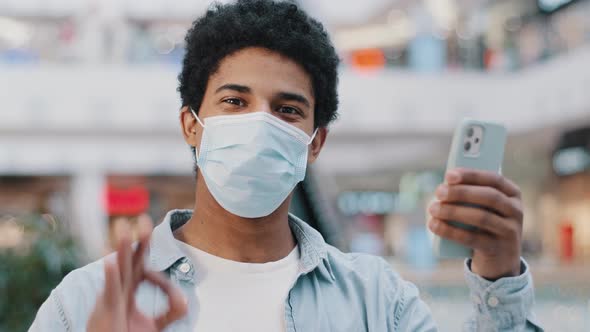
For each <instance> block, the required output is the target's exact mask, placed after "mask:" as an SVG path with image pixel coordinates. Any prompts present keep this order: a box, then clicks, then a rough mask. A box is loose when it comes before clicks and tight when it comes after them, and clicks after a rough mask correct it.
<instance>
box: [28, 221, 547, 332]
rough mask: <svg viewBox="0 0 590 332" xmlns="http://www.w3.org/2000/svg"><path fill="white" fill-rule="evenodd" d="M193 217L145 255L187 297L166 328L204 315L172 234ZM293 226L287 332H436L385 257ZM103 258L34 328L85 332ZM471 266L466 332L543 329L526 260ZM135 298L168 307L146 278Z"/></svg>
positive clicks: (149, 310) (159, 234)
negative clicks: (294, 263) (515, 271)
mask: <svg viewBox="0 0 590 332" xmlns="http://www.w3.org/2000/svg"><path fill="white" fill-rule="evenodd" d="M191 214H192V211H190V210H174V211H170V212H169V213H168V214H167V216H166V218H165V219H164V221H163V222H162V223H161V224H160V225H158V226H157V227H156V228H155V229H154V232H153V235H152V239H151V242H150V248H149V252H148V253H147V254H146V263H147V266H148V268H150V269H153V270H157V271H162V272H165V273H166V274H167V275H168V276H169V278H170V279H171V280H172V282H173V283H174V284H175V285H177V286H178V287H179V288H180V289H181V290H182V291H183V293H184V295H185V296H186V298H187V299H188V307H189V309H188V314H187V315H186V316H185V317H184V318H183V319H181V320H179V321H176V322H175V323H173V324H172V325H170V326H169V327H168V328H167V329H166V331H193V329H192V326H194V323H195V320H197V319H199V314H198V305H197V303H198V302H197V299H196V298H195V293H194V291H193V287H194V280H195V273H199V271H195V268H194V265H193V262H191V261H190V260H189V259H188V258H187V257H186V256H185V255H184V253H183V252H182V251H181V249H180V248H178V246H177V245H176V243H175V242H174V241H175V239H174V236H173V234H172V232H173V231H174V230H176V229H178V228H179V227H181V226H182V225H184V224H185V223H186V222H187V220H189V218H190V217H191ZM289 224H290V226H291V229H292V231H293V233H294V235H295V238H296V240H297V242H298V244H299V248H300V249H299V250H300V257H301V259H300V263H299V277H298V278H297V280H296V282H295V284H294V285H293V287H292V288H291V290H290V291H289V294H288V297H287V299H286V303H285V321H286V326H287V331H288V332H295V331H305V332H308V331H322V332H325V331H339V332H344V331H350V332H360V331H374V332H383V331H437V328H436V325H435V322H434V320H433V318H432V315H431V313H430V310H429V309H428V307H427V306H426V304H425V303H424V302H423V301H422V300H420V298H419V294H418V289H417V288H416V287H415V286H414V285H413V284H412V283H410V282H407V281H405V280H403V279H402V278H401V277H400V276H399V275H398V274H397V273H396V272H395V271H394V270H393V269H392V267H391V266H390V264H388V263H387V262H386V261H385V260H383V259H382V258H379V257H375V256H369V255H364V254H346V253H342V252H341V251H339V250H338V249H336V248H334V247H332V246H330V245H328V244H326V243H325V241H324V239H323V238H322V236H321V235H320V234H319V233H318V232H317V231H316V230H314V229H313V228H311V227H310V226H308V225H307V224H306V223H305V222H303V221H301V220H299V219H298V218H296V217H295V216H292V215H291V216H289ZM104 259H113V256H112V255H111V256H107V257H106V258H104ZM104 259H101V260H98V261H96V262H94V263H91V264H89V265H87V266H84V267H82V268H79V269H77V270H75V271H73V272H71V273H70V274H68V275H67V276H66V277H65V278H64V280H63V281H62V282H61V283H60V284H59V285H58V286H57V287H56V288H55V289H54V290H53V291H52V292H51V295H50V296H49V298H48V299H47V300H46V301H45V303H43V305H42V306H41V308H40V309H39V311H38V313H37V317H36V318H35V321H34V322H33V325H32V326H31V328H30V330H29V331H52V332H54V331H76V332H77V331H85V329H86V322H87V320H88V318H89V316H90V313H91V311H92V309H93V307H94V304H95V301H96V298H97V295H98V294H100V292H101V290H102V288H103V284H104V272H103V260H104ZM468 266H469V262H467V263H466V267H465V277H466V278H467V284H468V286H469V288H470V290H471V298H472V302H473V307H474V312H473V314H472V316H471V317H465V318H462V317H457V318H458V319H466V323H465V325H464V330H465V331H478V332H481V331H542V330H541V329H540V328H539V327H538V326H537V325H535V324H534V323H532V322H531V319H530V318H531V308H532V306H533V298H534V292H533V283H532V279H531V276H530V273H529V271H528V267H527V266H526V263H525V262H524V261H523V268H524V272H523V273H522V275H520V276H518V277H512V278H503V279H500V280H498V281H496V282H493V283H492V282H489V281H486V280H485V279H482V278H480V277H479V276H477V275H475V274H473V273H472V272H471V271H470V270H469V267H468ZM253 300H254V299H253ZM136 302H137V305H138V307H139V309H140V310H141V311H142V312H144V313H146V314H149V315H157V314H159V313H160V312H162V311H164V310H165V309H166V306H167V300H166V298H165V296H164V295H163V293H162V292H161V290H159V289H157V288H156V287H154V286H152V285H150V284H147V283H144V284H142V285H140V287H139V288H138V291H137V293H136ZM228 319H231V317H228Z"/></svg>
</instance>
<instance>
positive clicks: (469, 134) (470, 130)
mask: <svg viewBox="0 0 590 332" xmlns="http://www.w3.org/2000/svg"><path fill="white" fill-rule="evenodd" d="M473 133H474V131H473V127H470V128H469V129H467V137H471V136H473Z"/></svg>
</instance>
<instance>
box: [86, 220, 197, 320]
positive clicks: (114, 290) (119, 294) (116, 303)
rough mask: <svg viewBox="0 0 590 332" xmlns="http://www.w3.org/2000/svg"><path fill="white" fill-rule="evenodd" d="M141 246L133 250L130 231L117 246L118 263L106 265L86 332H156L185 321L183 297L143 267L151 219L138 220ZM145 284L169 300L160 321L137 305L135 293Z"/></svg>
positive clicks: (168, 283) (105, 263) (162, 279)
mask: <svg viewBox="0 0 590 332" xmlns="http://www.w3.org/2000/svg"><path fill="white" fill-rule="evenodd" d="M138 228H139V242H138V245H137V248H136V249H135V250H133V248H132V246H131V236H130V231H129V229H128V227H127V228H126V229H124V230H123V235H122V236H121V239H120V241H119V243H118V245H117V248H118V251H117V260H116V261H108V260H105V262H104V273H105V287H104V290H103V292H102V294H100V295H99V297H98V299H97V301H96V305H95V306H94V310H93V311H92V313H91V315H90V319H89V320H88V324H87V332H103V331H112V332H136V331H137V332H139V331H146V332H154V331H162V330H163V329H164V328H165V327H166V326H168V325H169V324H170V323H172V322H174V321H176V320H178V319H180V318H182V317H183V316H184V315H185V314H186V311H187V305H186V302H185V299H184V296H183V295H182V293H181V292H180V291H179V290H178V289H177V288H176V287H174V286H173V285H172V284H171V283H170V281H169V280H168V279H166V278H165V277H164V276H162V275H161V274H160V273H158V272H155V271H148V270H146V269H145V266H144V259H143V256H144V254H145V250H146V248H147V246H148V245H149V239H150V236H151V233H152V223H151V221H150V220H149V219H148V218H142V217H140V218H139V220H138ZM142 281H148V282H150V283H152V284H154V285H156V286H157V287H159V288H160V289H162V291H163V292H164V293H165V294H166V296H167V297H168V308H169V309H168V311H167V312H165V313H163V314H162V315H160V316H158V317H149V316H146V315H144V314H143V313H141V312H140V311H139V310H138V308H137V306H136V304H135V291H136V290H137V287H138V286H139V284H140V283H141V282H142Z"/></svg>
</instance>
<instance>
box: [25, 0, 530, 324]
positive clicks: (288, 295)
mask: <svg viewBox="0 0 590 332" xmlns="http://www.w3.org/2000/svg"><path fill="white" fill-rule="evenodd" d="M186 44H187V45H186V54H185V58H184V63H183V68H182V73H181V74H180V75H179V80H180V86H179V89H178V90H179V92H180V95H181V98H182V105H183V107H182V110H181V115H180V122H181V125H182V126H181V127H182V134H183V136H184V139H185V141H186V142H187V143H188V144H189V145H190V146H191V147H192V148H193V152H194V153H195V158H196V160H197V163H196V164H197V168H196V170H197V181H196V185H195V192H196V195H195V196H196V198H195V209H194V212H193V211H188V210H176V211H171V212H169V213H168V215H167V216H166V218H165V219H164V221H163V222H162V223H161V224H160V225H159V226H157V227H156V228H155V230H154V231H153V234H152V236H151V239H150V233H151V228H150V226H149V225H146V223H145V222H142V223H141V225H142V231H141V234H140V239H139V242H138V245H137V247H132V246H131V243H130V242H131V241H130V239H129V237H126V238H124V239H123V240H122V241H121V242H122V243H121V244H120V246H119V250H118V253H117V254H116V255H113V256H109V257H106V258H105V259H103V260H100V261H98V262H95V263H92V264H90V265H88V266H85V267H83V268H81V269H78V270H76V271H74V272H72V273H71V274H69V275H68V276H67V277H66V278H65V279H64V280H63V282H62V283H61V284H60V285H59V286H58V287H57V288H56V289H55V290H54V291H53V292H52V294H51V295H50V296H49V298H48V299H47V301H46V302H45V303H44V304H43V306H42V307H41V308H40V310H39V312H38V314H37V317H36V320H35V322H34V323H33V326H32V327H31V330H32V331H80V330H84V329H86V330H87V331H117V332H118V331H160V330H163V329H166V330H167V331H220V332H227V331H355V332H356V331H379V332H380V331H435V330H436V327H435V323H434V321H433V319H432V316H431V314H430V311H429V310H428V308H427V307H426V305H425V304H424V302H422V301H421V300H420V298H419V296H418V291H417V289H416V287H415V286H414V285H412V284H411V283H409V282H406V281H404V280H402V279H401V278H400V276H399V275H398V274H397V273H396V272H394V271H393V270H392V268H391V266H389V265H388V264H387V263H386V262H385V261H384V260H382V259H380V258H377V257H372V256H368V255H360V254H344V253H342V252H340V251H339V250H337V249H336V248H334V247H331V246H329V245H327V244H326V243H325V242H324V240H323V239H322V237H321V236H320V234H319V233H317V232H316V231H315V230H313V229H312V228H311V227H309V226H308V225H306V224H305V223H304V222H302V221H301V220H299V219H297V218H296V217H295V216H292V215H289V213H288V210H289V203H290V200H291V193H292V190H293V188H294V187H295V185H296V184H297V183H298V182H299V181H301V180H302V179H303V177H304V174H305V169H306V166H307V165H308V164H311V163H313V162H314V161H315V160H316V159H317V158H318V156H319V154H320V152H321V150H322V147H323V145H324V143H325V141H326V137H327V135H328V130H327V125H328V124H329V122H330V121H331V120H333V119H334V118H335V117H336V109H337V100H338V98H337V93H336V88H337V66H338V57H337V55H336V53H335V51H334V48H333V47H332V44H331V42H330V40H329V38H328V36H327V34H326V32H325V30H324V29H323V27H322V25H321V24H320V23H318V22H317V21H315V20H313V19H311V18H309V17H308V16H307V15H306V14H305V13H304V12H303V11H301V10H300V9H298V8H297V7H296V6H295V5H293V4H290V3H285V2H272V1H271V0H239V1H238V2H237V3H234V4H229V5H217V6H216V7H214V8H212V9H210V10H209V11H208V12H207V13H206V14H205V15H204V16H203V17H201V18H200V19H198V20H196V21H195V22H194V24H193V27H192V28H191V29H190V30H189V31H188V34H187V37H186ZM446 180H447V184H444V185H441V186H440V187H439V188H438V190H437V196H438V198H439V202H438V203H435V204H433V205H432V206H431V207H430V211H431V214H432V219H431V220H430V221H429V227H430V229H431V230H432V231H433V232H434V233H436V234H439V235H441V236H443V237H446V238H448V239H451V240H454V241H457V242H459V243H462V244H465V245H468V246H470V247H472V248H473V249H474V254H473V258H472V259H470V260H468V261H467V262H466V265H465V275H466V278H467V283H468V285H469V287H470V290H471V294H472V298H473V303H474V309H475V310H474V311H475V312H474V314H473V316H472V317H471V318H469V320H468V321H467V323H466V325H465V329H466V330H468V331H516V330H531V331H532V330H535V329H537V327H536V326H535V325H534V324H533V323H532V322H531V321H530V320H529V317H530V311H531V306H532V304H533V286H532V281H531V276H530V273H529V271H528V268H527V265H526V263H525V262H524V261H522V260H521V258H520V245H521V239H520V238H521V230H522V207H521V199H520V192H519V189H518V187H517V186H515V185H514V184H513V183H512V182H510V181H509V180H507V179H505V178H503V177H500V176H498V175H495V174H490V173H484V172H477V171H470V170H454V171H451V172H450V173H449V174H447V177H446ZM456 202H466V203H471V204H477V205H480V206H483V207H484V208H474V207H465V206H460V205H457V204H455V203H456ZM492 211H494V212H492ZM447 220H458V221H461V222H464V223H466V224H470V225H474V226H477V227H479V228H480V229H481V231H479V232H471V231H468V230H463V229H459V228H454V227H452V226H450V225H449V224H447V222H446V221H447ZM144 281H147V282H145V283H144Z"/></svg>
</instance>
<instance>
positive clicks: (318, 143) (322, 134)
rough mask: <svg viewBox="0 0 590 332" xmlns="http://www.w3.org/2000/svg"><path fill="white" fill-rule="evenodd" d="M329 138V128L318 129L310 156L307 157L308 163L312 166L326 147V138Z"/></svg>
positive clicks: (310, 149) (311, 146)
mask: <svg viewBox="0 0 590 332" xmlns="http://www.w3.org/2000/svg"><path fill="white" fill-rule="evenodd" d="M327 137H328V128H326V127H320V128H318V132H317V133H316V134H315V137H314V138H313V141H311V144H310V145H309V147H310V148H309V152H308V153H309V154H308V155H307V163H308V164H312V163H314V162H315V161H316V159H317V158H318V156H319V155H320V151H322V148H323V147H324V143H326V138H327Z"/></svg>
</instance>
